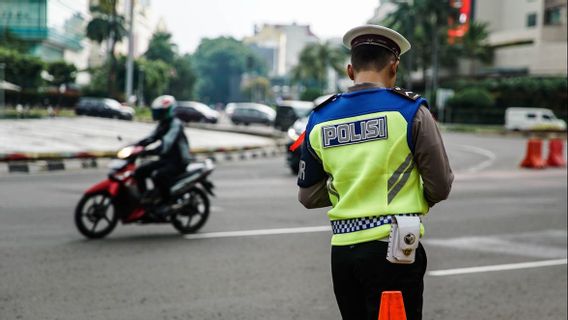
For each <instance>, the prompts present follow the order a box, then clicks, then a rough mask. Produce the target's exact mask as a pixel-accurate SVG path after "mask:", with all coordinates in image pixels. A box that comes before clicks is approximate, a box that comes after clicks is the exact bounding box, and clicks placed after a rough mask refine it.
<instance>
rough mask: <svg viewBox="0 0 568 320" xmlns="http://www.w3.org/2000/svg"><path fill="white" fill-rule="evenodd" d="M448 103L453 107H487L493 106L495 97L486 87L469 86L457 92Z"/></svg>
mask: <svg viewBox="0 0 568 320" xmlns="http://www.w3.org/2000/svg"><path fill="white" fill-rule="evenodd" d="M447 103H448V106H449V107H450V108H452V109H461V108H464V109H487V108H491V107H493V105H494V104H495V99H493V97H492V96H491V93H490V92H489V91H487V90H485V89H482V88H467V89H464V90H462V91H459V92H457V93H456V94H455V95H454V96H453V97H452V98H450V99H449V100H448V102H447Z"/></svg>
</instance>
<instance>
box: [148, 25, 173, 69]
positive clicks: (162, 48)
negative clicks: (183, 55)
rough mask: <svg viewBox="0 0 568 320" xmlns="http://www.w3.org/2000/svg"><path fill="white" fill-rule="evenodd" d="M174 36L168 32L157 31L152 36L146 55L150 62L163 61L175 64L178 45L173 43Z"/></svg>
mask: <svg viewBox="0 0 568 320" xmlns="http://www.w3.org/2000/svg"><path fill="white" fill-rule="evenodd" d="M171 38H172V35H171V34H170V33H168V32H162V31H157V32H156V33H154V34H153V35H152V39H150V43H149V44H148V50H147V51H146V53H145V54H144V56H145V57H146V59H148V60H162V61H164V62H165V63H167V64H169V65H173V64H174V60H175V59H176V57H177V45H176V44H175V43H173V42H172V41H171Z"/></svg>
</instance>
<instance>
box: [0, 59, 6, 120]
mask: <svg viewBox="0 0 568 320" xmlns="http://www.w3.org/2000/svg"><path fill="white" fill-rule="evenodd" d="M5 66H6V65H5V64H4V63H0V114H3V113H4V107H5V99H4V79H5V77H4V69H5Z"/></svg>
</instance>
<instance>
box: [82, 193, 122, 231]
mask: <svg viewBox="0 0 568 320" xmlns="http://www.w3.org/2000/svg"><path fill="white" fill-rule="evenodd" d="M109 209H110V211H111V213H112V215H111V216H110V217H109ZM101 222H104V224H101ZM117 222H118V214H117V212H116V210H115V208H114V206H113V204H112V199H111V197H110V196H109V195H108V194H107V193H104V192H103V193H93V194H87V195H84V196H83V198H81V200H80V201H79V203H78V204H77V208H76V209H75V226H77V229H78V230H79V232H80V233H81V234H82V235H84V236H85V237H87V238H89V239H100V238H104V237H105V236H107V235H108V234H109V233H111V232H112V230H114V228H115V227H116V224H117ZM100 226H102V228H99V227H100Z"/></svg>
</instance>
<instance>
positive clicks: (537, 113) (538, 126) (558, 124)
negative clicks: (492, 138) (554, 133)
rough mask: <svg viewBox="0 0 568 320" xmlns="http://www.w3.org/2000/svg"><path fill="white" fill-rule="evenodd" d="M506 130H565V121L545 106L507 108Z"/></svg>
mask: <svg viewBox="0 0 568 320" xmlns="http://www.w3.org/2000/svg"><path fill="white" fill-rule="evenodd" d="M505 129H507V130H516V131H517V130H521V131H525V130H566V122H565V121H564V120H562V119H558V118H556V116H555V115H554V113H553V112H552V110H550V109H545V108H507V110H505Z"/></svg>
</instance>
